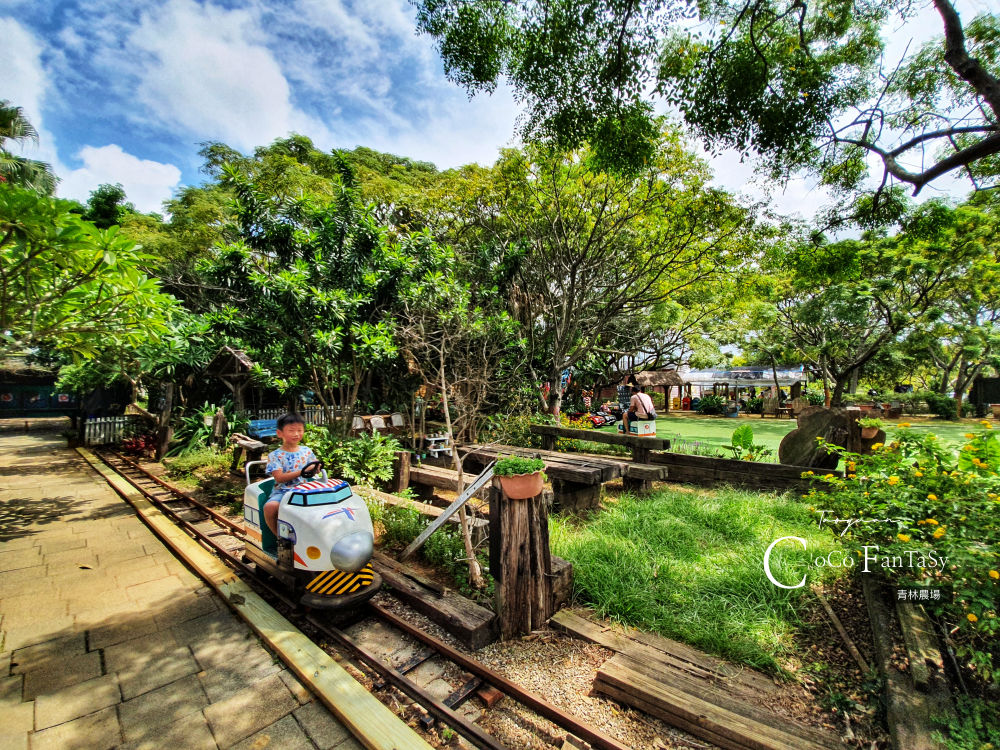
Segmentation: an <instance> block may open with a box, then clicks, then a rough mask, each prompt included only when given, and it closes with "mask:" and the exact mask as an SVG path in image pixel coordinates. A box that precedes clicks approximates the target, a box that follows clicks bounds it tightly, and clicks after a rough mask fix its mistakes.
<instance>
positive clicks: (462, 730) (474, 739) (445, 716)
mask: <svg viewBox="0 0 1000 750" xmlns="http://www.w3.org/2000/svg"><path fill="white" fill-rule="evenodd" d="M306 621H307V622H308V623H309V624H310V625H312V626H313V627H314V628H316V629H317V630H318V631H320V632H321V633H323V635H325V636H327V637H328V638H330V639H331V640H333V641H336V642H337V643H338V644H340V645H341V646H342V647H344V648H346V649H347V650H348V651H351V652H352V653H354V654H355V655H356V656H357V657H358V658H360V659H361V660H362V661H363V662H365V663H366V664H367V665H368V666H369V667H371V668H372V669H374V670H375V671H376V672H378V674H379V675H381V676H382V677H383V678H384V679H385V680H386V681H387V682H390V683H392V684H393V685H394V686H396V687H397V688H399V690H401V691H402V692H403V693H405V694H406V695H408V696H410V698H412V699H413V700H415V701H417V703H419V704H420V705H421V706H423V707H424V708H425V709H426V710H427V712H428V713H430V714H431V715H432V716H434V717H435V718H437V719H440V720H441V721H443V722H444V723H445V724H447V725H449V726H450V727H451V728H452V729H454V730H455V731H456V732H458V733H459V734H460V735H462V736H463V737H465V739H467V740H468V741H469V742H471V743H472V744H473V745H475V746H476V747H478V748H480V749H481V750H507V747H506V746H505V745H503V744H501V743H500V741H499V740H497V739H496V737H494V736H493V735H491V734H487V733H486V732H485V731H483V730H482V729H480V728H479V727H478V726H476V725H475V724H473V723H472V722H471V721H469V720H468V719H466V718H465V717H464V716H462V715H461V714H459V713H457V712H456V711H455V710H454V709H452V708H449V707H448V706H446V705H445V704H444V703H442V702H441V701H439V700H438V699H437V698H435V697H434V696H433V695H431V694H430V693H428V692H427V691H426V690H424V689H423V688H422V687H420V686H419V685H417V684H416V683H415V682H413V681H412V680H410V679H408V678H407V677H406V676H405V675H403V674H401V673H400V672H398V671H396V670H395V669H393V668H392V667H391V666H389V665H388V664H386V663H385V662H384V661H382V660H381V659H379V658H378V657H377V656H375V654H373V653H371V652H370V651H368V650H366V649H365V648H364V647H363V646H361V645H360V644H359V643H357V642H356V641H355V640H354V639H353V638H351V637H350V636H349V635H347V634H346V633H344V632H343V631H341V630H340V629H339V628H337V627H335V626H333V625H329V624H327V623H324V622H321V621H320V620H318V619H317V618H316V617H315V616H314V615H309V616H308V617H307V618H306Z"/></svg>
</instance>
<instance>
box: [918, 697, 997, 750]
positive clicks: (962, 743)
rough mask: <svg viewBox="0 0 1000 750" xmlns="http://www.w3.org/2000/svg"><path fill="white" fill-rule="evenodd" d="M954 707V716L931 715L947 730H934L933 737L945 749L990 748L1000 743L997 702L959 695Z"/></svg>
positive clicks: (990, 749) (986, 749)
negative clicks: (955, 714)
mask: <svg viewBox="0 0 1000 750" xmlns="http://www.w3.org/2000/svg"><path fill="white" fill-rule="evenodd" d="M955 708H956V713H957V714H958V715H957V716H954V717H951V716H949V717H947V718H943V719H942V718H937V717H934V718H935V719H936V721H935V723H937V724H938V725H940V726H941V727H943V728H947V732H946V733H942V732H935V733H934V739H935V740H936V741H937V742H940V743H941V744H942V746H943V747H944V748H945V750H993V749H994V748H997V747H1000V703H997V702H996V701H995V700H984V699H982V698H974V697H972V696H968V695H960V696H958V699H957V700H956V705H955Z"/></svg>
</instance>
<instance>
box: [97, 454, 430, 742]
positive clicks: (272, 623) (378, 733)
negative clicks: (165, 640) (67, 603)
mask: <svg viewBox="0 0 1000 750" xmlns="http://www.w3.org/2000/svg"><path fill="white" fill-rule="evenodd" d="M77 451H78V452H79V453H80V455H81V456H83V458H84V459H86V461H87V463H89V464H90V465H91V466H92V467H93V468H94V469H95V470H96V471H98V472H99V473H100V474H101V476H103V477H104V478H105V479H106V480H107V481H108V483H109V484H111V485H112V486H113V487H114V488H115V489H116V490H118V492H119V494H122V495H123V496H124V497H125V499H126V500H127V501H128V502H129V503H131V504H132V506H133V507H134V508H135V510H136V513H138V515H139V517H140V518H141V519H142V520H143V521H144V522H145V523H146V524H147V525H148V526H149V527H150V528H151V529H152V530H153V531H154V532H156V534H157V536H159V537H160V538H161V539H162V540H163V542H164V543H165V544H166V545H167V546H168V547H170V549H171V550H173V551H174V552H175V553H176V554H177V555H178V556H179V557H181V559H183V560H184V561H185V562H186V563H187V564H188V565H189V566H191V568H192V569H193V570H194V571H195V573H197V574H198V575H199V576H201V577H202V578H204V579H205V580H206V581H208V582H209V583H210V584H211V585H212V587H213V588H214V589H215V590H216V591H217V592H218V593H219V595H220V596H222V598H223V599H224V600H225V602H226V603H227V604H228V605H229V606H230V608H232V609H233V610H235V611H236V613H237V614H239V616H240V617H242V618H243V619H244V620H245V621H246V622H247V624H248V625H250V627H251V628H253V630H254V631H255V632H256V633H257V635H258V636H260V638H261V640H263V641H264V642H265V643H266V644H267V645H268V646H269V647H270V648H271V649H272V650H273V651H274V652H275V653H277V654H278V656H279V657H280V658H281V660H282V661H283V662H284V663H285V664H286V665H287V666H288V668H289V669H291V670H292V671H293V672H294V673H295V674H296V675H297V676H298V678H299V679H300V680H301V681H302V682H303V684H305V685H306V687H308V688H309V689H310V690H311V691H312V692H313V693H314V694H315V695H316V696H318V697H319V698H320V700H322V701H323V703H324V704H325V705H326V707H327V708H329V709H330V711H332V712H333V714H334V716H336V717H337V719H339V720H340V722H341V723H343V724H344V726H346V727H347V728H348V730H350V732H351V733H352V734H353V735H354V736H355V737H356V738H357V739H358V741H359V742H361V744H363V745H364V746H365V747H366V748H368V750H430V745H428V744H427V743H426V742H425V741H424V740H423V739H421V737H420V735H418V734H417V733H416V732H414V731H413V730H412V729H410V728H409V727H408V726H406V724H405V723H404V722H403V721H402V720H401V719H400V718H399V717H397V716H396V715H395V714H394V713H393V712H392V711H390V710H389V708H388V707H386V706H385V705H383V704H382V702H381V701H379V700H378V699H377V698H376V697H375V696H374V695H372V694H371V693H369V692H368V691H367V690H365V689H364V687H362V686H361V684H360V683H358V682H357V680H355V679H354V678H353V677H351V675H350V674H349V673H348V672H347V671H345V670H344V668H343V667H341V666H340V665H339V664H338V663H337V662H336V661H334V660H333V658H332V657H331V656H330V655H329V654H327V653H326V652H325V651H323V650H322V649H321V648H320V647H319V646H317V645H316V644H315V643H313V642H312V641H311V640H310V639H309V638H308V637H306V636H305V634H303V633H302V632H301V631H300V630H299V629H298V628H296V627H295V626H294V625H292V624H291V623H290V622H289V621H288V620H286V619H285V618H284V617H282V616H281V615H280V614H279V613H278V612H277V611H276V610H275V609H274V608H273V607H271V605H269V604H268V603H267V602H265V601H264V600H263V599H262V598H261V597H260V596H258V595H257V593H256V592H255V591H254V590H253V589H251V588H250V587H249V586H247V584H245V583H244V582H243V581H241V580H240V579H239V578H237V577H236V574H235V573H234V572H233V571H232V570H231V569H230V568H229V567H227V566H226V565H225V564H224V563H223V562H222V561H221V560H220V559H219V558H217V557H215V556H214V555H212V554H210V553H209V552H208V551H207V550H205V549H204V548H203V547H202V546H201V545H200V544H198V542H196V541H195V540H194V539H192V538H191V537H189V536H188V535H187V534H185V533H184V532H183V531H181V529H180V528H178V527H177V526H176V525H175V524H174V523H172V522H171V521H170V520H168V519H167V517H166V516H164V515H163V514H162V513H161V512H160V511H159V510H157V509H156V508H155V507H154V506H153V505H152V503H150V502H149V501H148V500H146V499H145V498H144V497H143V496H142V495H141V494H139V492H137V491H136V489H135V488H134V487H132V485H130V484H129V483H128V482H126V481H125V479H124V478H122V477H121V476H119V475H118V474H117V473H115V472H113V471H111V470H110V469H109V468H108V467H107V466H104V465H103V464H101V463H100V461H98V459H97V458H96V457H95V456H94V455H93V454H92V453H91V452H90V451H88V450H86V449H85V448H77Z"/></svg>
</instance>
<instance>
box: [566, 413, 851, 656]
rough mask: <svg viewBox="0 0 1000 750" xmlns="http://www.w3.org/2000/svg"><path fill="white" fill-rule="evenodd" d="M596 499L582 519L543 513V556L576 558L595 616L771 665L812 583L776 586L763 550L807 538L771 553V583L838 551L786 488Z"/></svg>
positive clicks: (582, 592) (792, 579)
mask: <svg viewBox="0 0 1000 750" xmlns="http://www.w3.org/2000/svg"><path fill="white" fill-rule="evenodd" d="M719 421H722V420H719ZM728 421H729V422H730V423H732V421H734V420H728ZM603 502H604V505H605V510H603V511H601V512H600V513H597V514H594V515H593V516H591V517H590V518H589V519H586V520H581V519H577V518H572V517H566V518H563V517H558V516H553V517H551V518H550V520H549V523H550V533H551V544H552V552H553V553H554V554H556V555H558V556H559V557H562V558H565V559H567V560H570V561H571V562H572V563H573V575H574V579H575V585H576V589H577V593H578V596H579V597H580V598H582V599H583V600H584V601H585V602H586V603H588V604H590V605H591V606H593V607H594V608H595V609H596V611H597V612H598V614H600V615H601V616H604V617H610V618H612V619H615V620H618V621H620V622H622V623H626V624H628V625H633V626H635V627H639V628H642V629H644V630H650V631H654V632H657V633H660V634H661V635H664V636H667V637H669V638H674V639H676V640H680V641H684V642H686V643H690V644H691V645H693V646H696V647H698V648H701V649H704V650H705V651H708V652H710V653H713V654H717V655H718V656H721V657H723V658H726V659H730V660H732V661H734V662H739V663H744V664H748V665H751V666H754V667H757V668H759V669H764V670H767V671H770V672H776V671H778V670H779V657H780V656H781V654H782V653H783V652H785V651H786V650H790V649H791V646H792V635H793V633H794V632H795V630H796V627H797V625H798V624H799V622H800V621H799V617H798V614H797V609H798V603H799V602H800V600H801V598H802V597H803V596H807V595H809V594H808V591H809V589H808V587H805V588H800V589H795V590H785V589H780V588H778V587H776V586H774V585H773V584H772V583H771V582H770V581H769V580H768V579H767V577H766V575H765V572H764V565H763V560H764V552H765V550H766V549H767V547H768V545H770V543H771V542H773V541H774V540H775V539H778V538H779V537H783V536H797V537H801V538H804V539H806V540H807V541H808V545H809V549H808V552H806V551H803V550H802V548H801V546H799V545H796V544H794V543H792V542H784V543H782V544H781V545H779V546H778V547H776V548H775V550H774V552H773V553H772V556H771V570H772V572H773V574H774V576H775V578H777V579H778V580H779V581H782V582H783V583H786V584H794V583H797V582H798V581H799V580H800V579H801V578H802V574H803V572H805V571H806V570H807V566H808V565H809V562H808V561H809V560H811V559H814V558H815V557H816V556H817V555H820V554H822V555H826V554H827V553H828V552H830V551H831V550H834V549H838V548H839V546H840V545H839V542H838V541H837V540H836V538H835V537H834V536H833V534H832V533H831V532H830V531H829V530H827V529H822V530H821V529H819V528H818V527H817V526H816V523H815V520H814V519H815V514H814V513H813V512H811V511H810V510H809V506H808V503H807V502H805V501H803V500H800V499H798V498H796V497H795V496H793V495H791V494H788V495H778V494H771V493H759V492H746V491H742V490H734V489H720V490H701V491H697V490H690V489H681V488H678V489H663V490H660V491H658V492H654V493H652V494H650V495H647V496H645V497H642V498H637V497H634V496H632V495H630V494H624V495H621V496H620V497H618V498H615V497H609V498H605V500H604V501H603ZM838 555H839V552H834V558H838ZM824 570H827V573H828V572H829V571H828V569H824ZM814 573H816V571H812V572H810V576H812V575H813V574H814Z"/></svg>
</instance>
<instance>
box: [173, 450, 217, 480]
mask: <svg viewBox="0 0 1000 750" xmlns="http://www.w3.org/2000/svg"><path fill="white" fill-rule="evenodd" d="M232 460H233V456H232V454H231V453H216V452H215V451H213V450H212V449H211V448H201V449H199V450H194V451H189V452H187V453H184V454H182V455H180V456H177V457H175V458H168V459H167V460H165V461H164V462H163V463H164V465H165V466H166V467H167V473H168V474H169V475H170V476H173V477H184V476H190V475H191V474H194V473H195V472H196V471H198V470H200V469H206V468H208V469H217V470H221V469H228V468H229V465H230V464H231V463H232Z"/></svg>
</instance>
